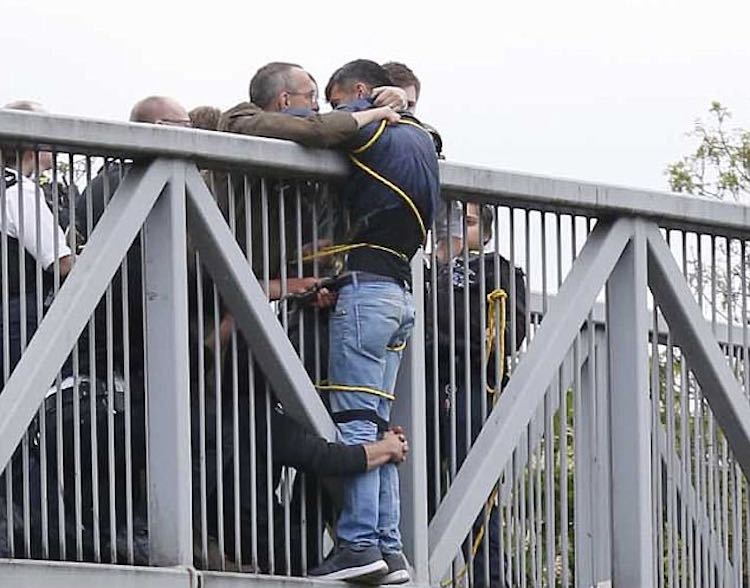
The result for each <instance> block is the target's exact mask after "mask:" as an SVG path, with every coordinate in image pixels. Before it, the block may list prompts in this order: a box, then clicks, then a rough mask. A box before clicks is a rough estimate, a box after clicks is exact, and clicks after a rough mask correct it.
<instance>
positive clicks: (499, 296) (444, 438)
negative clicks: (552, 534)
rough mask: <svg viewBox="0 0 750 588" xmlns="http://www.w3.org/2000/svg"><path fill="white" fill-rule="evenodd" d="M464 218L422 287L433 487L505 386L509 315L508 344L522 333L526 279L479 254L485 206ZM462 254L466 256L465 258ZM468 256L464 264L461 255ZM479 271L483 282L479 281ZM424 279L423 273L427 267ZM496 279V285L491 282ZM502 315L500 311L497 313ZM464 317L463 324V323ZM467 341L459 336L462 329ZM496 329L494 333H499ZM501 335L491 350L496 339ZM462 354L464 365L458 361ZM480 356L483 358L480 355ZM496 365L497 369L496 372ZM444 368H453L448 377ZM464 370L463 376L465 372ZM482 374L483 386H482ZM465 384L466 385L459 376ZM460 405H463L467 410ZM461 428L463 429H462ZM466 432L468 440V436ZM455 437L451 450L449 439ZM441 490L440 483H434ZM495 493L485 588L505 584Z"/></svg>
mask: <svg viewBox="0 0 750 588" xmlns="http://www.w3.org/2000/svg"><path fill="white" fill-rule="evenodd" d="M464 209H465V217H466V235H465V241H464V238H463V231H462V232H461V233H460V235H454V241H453V243H455V237H457V236H459V237H460V240H459V241H458V243H459V248H458V249H457V250H456V249H452V247H451V248H450V252H451V256H450V257H449V256H448V255H447V254H448V251H449V247H448V245H447V243H446V240H447V238H448V234H445V235H444V237H443V240H440V241H438V243H437V252H438V254H437V256H436V259H437V262H438V267H437V272H436V273H437V282H436V283H430V282H428V283H427V284H426V286H427V287H426V289H425V308H426V309H427V311H426V312H425V317H426V325H425V338H426V345H425V349H426V360H427V361H426V373H427V378H426V380H427V384H428V389H427V415H428V416H427V445H428V449H427V451H428V459H427V463H428V487H429V488H430V489H431V490H432V489H433V488H434V487H435V484H437V483H438V481H437V479H436V478H437V477H438V476H448V477H449V476H450V473H451V471H452V469H453V466H454V464H453V463H452V462H453V460H455V469H456V470H458V469H459V468H460V467H461V464H463V462H464V460H465V459H466V455H467V454H468V452H469V450H470V449H471V444H472V443H473V442H474V440H475V439H476V438H477V436H478V435H479V432H480V430H481V428H482V425H483V423H484V418H485V416H486V414H487V413H489V411H491V410H492V407H493V406H494V403H495V402H496V401H497V398H498V396H499V395H500V393H501V390H502V388H503V387H504V386H505V384H506V382H507V379H508V376H507V365H508V360H509V357H510V355H511V352H512V348H511V341H512V339H511V325H512V319H513V314H512V313H513V312H515V344H516V348H520V346H521V344H522V342H523V340H524V338H525V337H526V321H525V308H526V283H525V277H524V274H523V271H522V270H521V269H520V268H511V265H510V262H509V261H508V260H507V259H506V258H505V257H503V256H502V255H500V254H499V253H496V252H487V253H485V254H484V255H482V254H481V253H480V252H481V251H482V249H484V248H485V247H486V246H487V244H488V243H489V241H490V239H491V238H492V235H493V223H494V219H493V213H492V208H491V207H489V206H487V205H480V204H477V203H473V202H469V203H465V204H464ZM465 254H466V255H465ZM467 258H468V264H467V262H466V259H467ZM511 271H513V272H514V274H515V284H514V285H515V304H512V303H511V300H510V296H511V284H510V278H511ZM482 274H484V276H483V277H484V282H482ZM426 275H427V277H428V278H429V277H430V272H426ZM498 283H499V288H496V284H498ZM451 289H452V290H453V321H454V323H453V326H452V328H453V346H451V308H450V306H451V299H450V290H451ZM467 290H468V296H469V313H468V315H467V314H466V311H465V307H464V305H465V293H466V291H467ZM435 298H436V299H437V323H433V314H432V312H431V310H430V309H431V308H432V303H433V300H434V299H435ZM481 307H484V308H485V309H486V312H485V313H484V316H485V322H486V326H485V328H486V330H485V331H484V332H483V331H482V324H481V317H482V310H481ZM503 313H504V314H503ZM467 322H468V325H467ZM467 326H468V329H469V339H468V341H467V340H466V335H465V333H466V327H467ZM498 332H499V334H498ZM497 338H499V339H500V348H499V349H498V346H497V343H496V339H497ZM435 346H437V350H438V359H437V364H436V365H434V364H433V349H434V347H435ZM467 351H468V357H469V363H468V364H467V363H466V361H465V358H466V353H467ZM483 358H484V359H483ZM498 363H499V364H500V369H499V370H498V369H497V365H498ZM451 365H453V369H454V378H453V382H452V381H451V369H450V368H451ZM435 370H437V375H438V389H437V391H435V390H433V389H432V383H433V376H432V375H433V374H434V373H435ZM467 372H468V373H467ZM483 375H484V381H485V382H486V386H487V387H486V389H484V390H483V389H482V387H483ZM467 378H468V380H469V381H470V387H469V388H468V389H467V387H466V381H467ZM436 398H437V402H438V406H437V413H438V415H439V421H438V422H437V423H435V422H434V420H433V419H432V418H431V415H433V414H434V413H435V401H436ZM467 404H469V405H470V406H469V407H468V408H467ZM454 412H455V431H454V434H453V435H452V434H451V421H452V419H451V415H452V413H454ZM436 427H437V428H438V430H439V439H440V447H439V448H436V447H435V446H434V438H435V428H436ZM467 428H468V429H469V430H467ZM467 435H468V437H469V439H470V441H467ZM452 438H454V439H455V447H452V446H451V445H452V444H451V439H452ZM435 451H438V452H439V457H440V459H439V461H440V464H441V471H435V469H434V465H435V463H434V459H433V458H432V456H433V455H434V452H435ZM441 486H443V487H445V486H444V485H441ZM428 494H429V500H428V510H429V514H430V516H432V514H434V512H435V509H436V507H437V505H435V504H434V493H433V492H432V491H430V492H429V493H428ZM495 499H496V497H493V498H492V499H491V500H490V501H488V504H489V508H491V509H492V511H491V514H490V517H489V523H488V525H489V531H488V533H486V537H488V541H489V553H490V560H489V569H490V584H489V585H490V586H491V587H492V588H500V587H502V586H504V585H505V584H504V583H503V581H502V580H501V578H500V565H499V561H500V560H499V556H500V553H499V549H500V543H499V536H498V532H499V526H498V509H497V508H496V507H494V502H495ZM483 522H484V518H483V517H482V516H480V518H479V519H477V521H476V523H475V525H474V536H475V537H476V536H479V533H480V531H481V530H482V525H483ZM472 551H473V553H471V554H470V556H469V554H466V556H467V559H472V558H473V562H474V563H473V568H472V572H473V573H472V575H471V578H472V581H473V586H474V587H483V586H485V574H484V549H483V548H482V547H481V546H480V545H478V544H476V545H475V546H474V547H473V549H472Z"/></svg>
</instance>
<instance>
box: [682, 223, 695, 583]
mask: <svg viewBox="0 0 750 588" xmlns="http://www.w3.org/2000/svg"><path fill="white" fill-rule="evenodd" d="M680 245H681V261H682V273H683V275H684V276H685V277H686V279H687V233H685V232H684V231H682V232H680ZM685 362H686V359H685V355H684V354H683V352H682V349H680V463H681V465H682V468H681V470H680V488H681V490H682V500H681V502H680V507H681V508H680V520H681V525H680V527H681V529H682V541H681V542H680V549H681V550H680V557H681V561H682V569H681V577H682V583H681V586H682V588H687V586H688V579H689V572H688V557H689V553H690V552H691V543H692V532H689V531H688V521H689V519H688V506H687V504H688V500H687V499H686V496H688V495H689V491H688V489H689V488H690V487H691V485H692V482H691V479H690V458H689V456H688V408H689V403H688V395H689V390H688V386H687V370H686V366H685ZM691 526H692V523H691Z"/></svg>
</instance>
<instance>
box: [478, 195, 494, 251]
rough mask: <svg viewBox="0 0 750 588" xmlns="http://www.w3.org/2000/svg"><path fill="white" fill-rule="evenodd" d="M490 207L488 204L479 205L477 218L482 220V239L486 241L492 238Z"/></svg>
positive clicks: (492, 217) (492, 218) (492, 219)
mask: <svg viewBox="0 0 750 588" xmlns="http://www.w3.org/2000/svg"><path fill="white" fill-rule="evenodd" d="M494 216H495V215H494V214H493V212H492V207H491V206H490V205H488V204H480V205H479V218H480V219H481V222H482V241H483V242H484V243H486V242H487V241H489V240H490V239H491V238H492V226H493V221H494Z"/></svg>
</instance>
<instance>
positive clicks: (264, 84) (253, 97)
mask: <svg viewBox="0 0 750 588" xmlns="http://www.w3.org/2000/svg"><path fill="white" fill-rule="evenodd" d="M294 68H299V69H302V67H301V66H299V65H297V64H296V63H286V62H284V61H272V62H271V63H267V64H266V65H264V66H263V67H261V68H260V69H259V70H258V71H257V72H255V75H254V76H253V79H251V80H250V102H252V103H253V104H255V105H256V106H259V107H260V108H263V109H266V108H268V107H269V106H270V105H271V104H272V103H273V101H274V100H275V99H276V97H277V96H278V95H279V93H280V92H283V91H284V90H286V89H288V88H289V86H290V85H291V83H292V78H291V75H290V74H291V71H292V70H293V69H294Z"/></svg>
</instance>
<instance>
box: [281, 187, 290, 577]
mask: <svg viewBox="0 0 750 588" xmlns="http://www.w3.org/2000/svg"><path fill="white" fill-rule="evenodd" d="M286 189H287V185H286V184H284V183H281V185H280V188H279V195H278V198H279V200H278V207H279V269H280V279H281V302H280V304H279V312H280V313H281V324H282V327H283V329H284V332H285V333H287V334H288V332H289V307H288V304H287V300H286V294H287V292H288V284H287V250H286V247H287V234H286ZM292 479H293V478H292V476H291V471H290V470H289V468H284V469H283V472H282V477H281V484H282V486H281V488H282V492H281V494H282V502H283V507H284V573H285V575H286V576H291V573H292V562H291V544H290V542H291V512H290V485H291V483H292Z"/></svg>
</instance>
